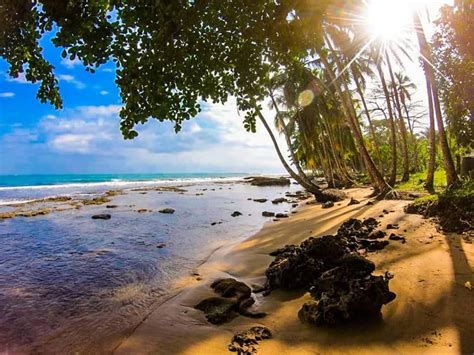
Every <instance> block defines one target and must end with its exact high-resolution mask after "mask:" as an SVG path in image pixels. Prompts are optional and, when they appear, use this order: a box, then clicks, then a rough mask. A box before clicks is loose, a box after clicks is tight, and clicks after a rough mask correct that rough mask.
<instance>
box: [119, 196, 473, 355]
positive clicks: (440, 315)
mask: <svg viewBox="0 0 474 355" xmlns="http://www.w3.org/2000/svg"><path fill="white" fill-rule="evenodd" d="M348 193H349V195H351V196H353V197H355V198H356V199H358V200H360V201H361V203H360V204H358V205H352V206H348V205H347V204H348V200H344V201H342V202H341V203H338V204H336V206H335V207H334V208H330V209H322V208H321V205H311V206H304V207H302V208H301V209H299V210H298V213H297V214H295V215H292V216H291V218H289V219H288V220H282V221H279V222H270V223H267V224H266V225H265V226H264V228H263V229H262V230H261V231H260V232H258V233H257V234H255V235H254V236H252V237H251V238H249V239H247V240H246V241H244V242H238V243H234V244H232V245H226V246H225V247H223V248H220V249H219V250H217V251H216V252H215V253H214V254H213V255H212V256H211V257H210V258H209V259H208V260H207V262H205V263H204V264H203V265H201V266H200V267H199V268H198V269H197V270H196V271H197V273H198V274H199V277H198V278H197V277H196V276H194V277H187V278H183V279H180V280H178V281H177V283H178V284H179V285H181V286H183V287H184V288H183V290H182V291H180V292H179V293H176V294H174V295H171V296H170V297H169V298H168V299H167V300H165V301H164V302H163V303H161V304H160V305H158V306H157V308H156V309H155V310H154V311H153V312H152V313H151V314H150V315H149V316H148V317H147V318H146V319H145V320H144V321H143V322H142V323H141V324H140V325H139V326H138V327H137V328H136V329H135V330H134V331H133V333H132V334H131V335H130V336H129V337H128V338H127V339H126V340H125V341H123V342H122V343H121V344H120V346H118V347H117V349H116V353H119V354H132V353H133V354H151V353H154V354H225V353H228V350H227V344H229V342H230V340H231V338H232V336H233V334H235V333H236V332H238V331H241V330H245V329H248V328H249V327H251V326H253V325H259V324H261V325H264V326H266V327H268V328H270V329H271V331H272V332H273V339H270V340H265V341H262V342H261V343H260V345H259V354H319V353H324V354H353V353H357V354H361V353H363V354H382V353H383V354H387V353H390V354H392V353H393V354H416V353H423V354H445V353H453V354H459V353H472V352H473V351H474V334H473V332H474V317H473V316H472V310H473V309H474V300H473V293H472V291H470V290H468V289H467V288H466V287H465V286H464V284H465V283H466V281H470V282H471V284H472V283H473V276H472V275H473V265H474V248H473V246H472V244H468V243H467V242H465V241H464V240H463V239H462V238H461V236H459V235H445V234H443V233H440V232H438V231H437V229H436V225H435V224H434V223H433V222H432V221H429V220H425V219H423V218H422V217H421V216H418V215H408V214H405V213H404V212H403V207H404V206H405V205H406V204H407V203H409V202H407V201H376V202H375V204H374V205H372V206H367V205H366V202H367V201H368V198H367V196H368V195H369V193H370V190H369V189H351V190H348ZM383 210H388V211H393V212H390V213H388V214H384V213H383ZM379 216H382V217H379ZM351 217H355V218H364V217H375V218H376V219H377V220H379V221H380V222H381V228H382V229H385V227H386V225H387V224H388V223H398V224H399V226H400V229H399V230H398V231H397V233H399V234H402V235H404V236H405V237H406V240H407V242H406V244H402V243H400V242H398V241H391V242H390V245H389V246H388V247H387V248H385V249H384V250H382V251H380V252H376V253H371V254H369V256H368V257H369V259H371V260H372V261H374V262H375V264H376V266H377V270H376V274H382V273H384V272H385V271H387V270H389V271H390V272H392V273H393V274H394V275H395V277H394V279H393V280H391V282H390V288H391V290H392V291H394V292H395V293H396V294H397V298H396V299H395V300H394V301H393V302H391V303H389V304H388V305H386V306H384V307H383V309H382V319H380V320H378V321H371V322H369V323H358V324H351V325H350V326H344V327H337V328H328V327H319V328H318V327H314V326H310V325H306V324H302V323H301V322H300V321H299V319H298V316H297V313H298V310H299V309H300V307H301V306H302V304H303V303H304V302H306V301H308V300H309V299H310V296H309V294H308V293H305V292H284V291H274V292H273V293H272V294H271V295H270V296H267V297H264V296H262V295H261V294H258V295H256V299H257V302H256V305H255V306H254V307H253V309H255V310H258V311H263V312H266V313H268V315H267V316H266V317H265V318H262V319H258V320H256V319H250V318H245V317H242V316H239V317H237V318H236V319H234V320H232V321H231V322H230V323H226V324H224V325H220V326H214V325H211V324H209V323H208V322H207V321H206V319H205V318H204V314H203V313H202V312H200V311H198V310H195V309H194V308H193V307H194V305H196V304H197V303H198V302H199V301H201V300H202V299H204V298H207V297H211V296H213V295H214V294H213V292H212V290H211V289H210V287H209V285H210V284H211V283H212V281H213V280H215V279H217V278H222V277H234V278H237V279H238V280H240V281H243V282H245V283H247V284H248V285H262V284H263V283H264V282H265V277H264V272H265V269H266V268H267V267H268V265H269V264H270V262H271V261H272V259H273V258H272V257H270V256H269V255H268V254H269V253H270V252H271V251H273V250H275V249H277V248H279V247H282V246H284V245H285V244H293V243H299V242H301V241H303V240H304V239H306V238H308V237H310V236H321V235H325V234H332V233H334V232H335V231H336V230H337V228H338V227H339V225H340V224H341V223H342V222H344V221H345V220H347V219H348V218H351Z"/></svg>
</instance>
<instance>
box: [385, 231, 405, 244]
mask: <svg viewBox="0 0 474 355" xmlns="http://www.w3.org/2000/svg"><path fill="white" fill-rule="evenodd" d="M388 239H390V240H398V241H400V242H402V243H403V244H405V243H406V239H405V237H404V236H402V235H398V234H394V233H392V234H390V236H389V237H388Z"/></svg>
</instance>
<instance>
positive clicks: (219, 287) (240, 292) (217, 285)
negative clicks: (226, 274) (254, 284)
mask: <svg viewBox="0 0 474 355" xmlns="http://www.w3.org/2000/svg"><path fill="white" fill-rule="evenodd" d="M211 288H212V289H213V290H214V292H216V293H217V294H219V295H221V296H222V297H226V298H229V297H236V298H237V299H239V300H240V299H243V298H249V297H250V294H251V292H252V290H251V289H250V287H248V286H247V285H246V284H244V283H243V282H240V281H237V280H236V279H232V278H228V279H219V280H216V281H214V282H213V283H212V284H211Z"/></svg>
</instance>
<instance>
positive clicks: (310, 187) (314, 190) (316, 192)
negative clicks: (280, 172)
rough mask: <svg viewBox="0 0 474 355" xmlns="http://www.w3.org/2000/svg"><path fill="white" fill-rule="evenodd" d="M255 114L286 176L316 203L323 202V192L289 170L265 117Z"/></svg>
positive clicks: (259, 113)
mask: <svg viewBox="0 0 474 355" xmlns="http://www.w3.org/2000/svg"><path fill="white" fill-rule="evenodd" d="M257 113H258V117H259V118H260V121H261V122H262V123H263V126H264V127H265V129H266V130H267V132H268V134H269V136H270V139H271V140H272V143H273V146H274V147H275V151H276V153H277V155H278V158H279V159H280V161H281V163H282V165H283V167H284V168H285V169H286V171H287V172H288V174H290V176H291V177H292V178H293V179H295V180H296V181H297V182H298V183H299V184H300V185H301V186H302V187H303V188H305V189H306V190H307V191H309V192H310V193H312V194H313V195H314V196H315V197H316V200H318V201H320V200H323V199H324V196H323V192H322V191H321V189H320V188H319V187H317V186H316V185H314V184H308V183H307V182H306V181H305V180H303V179H302V178H301V177H300V176H299V175H298V174H297V173H295V172H294V171H293V169H291V167H290V166H289V165H288V163H287V162H286V160H285V158H284V157H283V154H282V153H281V150H280V147H279V146H278V142H277V140H276V138H275V135H274V134H273V132H272V130H271V128H270V126H269V125H268V123H267V121H266V120H265V117H263V115H262V113H261V112H260V111H258V112H257Z"/></svg>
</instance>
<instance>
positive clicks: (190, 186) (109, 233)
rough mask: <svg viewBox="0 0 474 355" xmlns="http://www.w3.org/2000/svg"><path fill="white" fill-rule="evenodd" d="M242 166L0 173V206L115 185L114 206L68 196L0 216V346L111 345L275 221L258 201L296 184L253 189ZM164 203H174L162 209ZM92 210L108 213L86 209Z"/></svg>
mask: <svg viewBox="0 0 474 355" xmlns="http://www.w3.org/2000/svg"><path fill="white" fill-rule="evenodd" d="M243 176H244V174H217V175H216V174H155V175H120V174H119V175H56V176H53V175H38V176H16V177H13V176H10V177H7V176H3V177H0V185H2V186H1V187H0V199H1V200H2V203H3V206H0V212H1V211H2V209H8V210H11V209H14V208H20V209H21V208H30V207H21V206H22V205H9V204H10V203H11V202H12V201H16V202H19V201H27V200H32V199H37V198H42V197H50V196H62V195H68V196H71V197H72V198H73V200H76V199H79V200H80V199H83V198H92V197H94V196H95V195H97V194H103V193H104V192H105V191H108V190H117V189H120V190H122V191H123V194H120V195H117V196H113V197H111V198H112V201H110V202H109V203H108V204H113V205H115V206H116V208H112V209H111V208H107V207H106V205H105V204H103V205H91V206H89V205H87V206H86V205H84V206H81V207H80V208H77V209H76V208H71V206H69V205H68V203H69V202H70V201H66V202H64V203H63V204H62V205H60V207H61V208H57V209H55V210H54V211H52V212H51V213H49V214H46V215H40V216H36V217H29V218H25V217H16V218H7V219H0V239H1V240H2V243H1V246H0V352H2V353H3V352H12V353H18V352H20V353H25V352H27V353H30V352H39V353H50V352H53V353H73V352H80V353H83V352H91V353H97V352H111V351H112V350H113V349H114V348H115V347H116V346H117V345H118V344H119V343H120V341H121V340H123V339H124V337H126V336H127V334H130V332H131V331H132V330H133V329H134V328H135V327H136V326H137V325H138V324H139V323H140V322H141V321H142V320H143V319H144V318H145V317H146V316H147V315H148V314H149V313H150V312H151V311H152V310H153V309H154V307H155V306H156V304H158V303H159V302H161V301H162V300H163V299H164V298H166V297H168V295H170V294H171V293H172V292H175V291H176V288H175V286H174V285H175V284H176V281H177V280H180V279H183V278H185V277H189V276H190V275H192V272H193V270H195V268H196V267H197V266H198V265H199V264H200V263H202V262H203V260H205V259H206V258H207V257H208V256H209V255H210V254H211V253H212V252H213V251H214V250H216V249H217V248H219V247H221V246H223V245H228V244H229V243H236V242H239V241H242V240H244V239H246V238H248V237H250V236H251V235H252V234H254V233H256V232H257V231H258V230H259V229H260V228H261V227H262V226H263V225H264V223H273V222H272V219H271V218H270V219H269V218H265V217H263V216H262V211H274V212H290V210H291V204H289V203H282V204H278V205H275V204H272V202H271V200H272V199H274V198H278V197H283V196H284V195H285V193H286V192H288V191H291V192H294V191H296V190H298V189H299V186H297V185H293V184H292V185H288V186H283V187H278V186H272V187H256V186H251V185H250V184H248V183H245V182H244V181H243ZM162 185H165V186H168V187H170V186H179V190H174V191H173V190H172V189H169V190H166V191H159V190H158V189H156V187H159V186H162ZM255 198H267V199H268V201H267V202H265V203H258V202H255V201H253V200H252V199H255ZM15 206H19V207H15ZM25 206H29V205H28V204H27V205H25ZM166 207H167V208H173V209H175V213H174V214H162V213H158V211H159V210H160V209H162V208H166ZM140 210H145V211H146V212H144V213H140V212H139V211H140ZM234 211H239V212H241V213H242V215H241V216H239V217H232V216H231V215H232V213H233V212H234ZM98 213H109V214H111V219H110V220H93V219H91V216H92V215H93V214H98Z"/></svg>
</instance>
